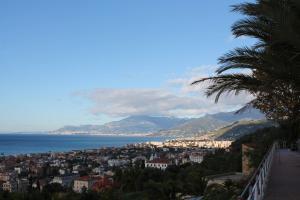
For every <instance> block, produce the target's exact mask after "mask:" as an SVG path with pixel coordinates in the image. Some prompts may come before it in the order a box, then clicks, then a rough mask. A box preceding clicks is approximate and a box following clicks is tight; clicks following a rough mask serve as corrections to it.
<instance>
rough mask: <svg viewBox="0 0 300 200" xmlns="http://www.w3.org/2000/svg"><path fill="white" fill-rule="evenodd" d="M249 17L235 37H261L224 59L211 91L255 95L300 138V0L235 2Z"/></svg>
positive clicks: (256, 100)
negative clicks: (299, 134)
mask: <svg viewBox="0 0 300 200" xmlns="http://www.w3.org/2000/svg"><path fill="white" fill-rule="evenodd" d="M233 11H236V12H240V13H242V14H243V15H245V18H244V19H242V20H240V21H237V22H236V23H235V24H234V25H233V26H232V32H233V34H234V35H235V36H236V37H241V36H247V37H251V38H255V39H256V41H257V42H256V44H254V45H252V46H248V47H241V48H236V49H234V50H233V51H231V52H229V53H227V54H225V55H224V56H222V57H221V58H220V59H219V63H220V65H221V66H220V67H219V69H218V70H217V71H216V75H215V76H213V77H208V78H204V79H201V80H198V81H196V82H194V83H193V84H197V83H200V82H202V81H211V83H212V84H211V85H210V86H209V87H208V90H207V95H208V96H211V95H216V96H215V100H216V102H217V101H218V99H219V98H220V96H221V95H222V94H223V93H231V92H233V93H234V94H236V95H237V94H239V93H240V92H243V91H246V92H249V93H250V94H252V95H253V96H254V97H255V98H254V100H252V101H251V102H249V103H248V104H247V105H246V106H245V108H247V107H248V106H254V107H256V108H258V109H260V110H261V111H262V112H264V113H265V114H266V116H267V117H268V118H269V119H272V120H275V121H277V122H279V123H280V124H281V125H282V126H284V127H286V128H288V129H289V130H290V133H291V134H290V140H295V139H296V138H297V137H298V132H299V125H300V67H299V65H300V24H299V22H300V2H299V1H297V0H257V1H256V2H255V3H243V4H239V5H235V6H233Z"/></svg>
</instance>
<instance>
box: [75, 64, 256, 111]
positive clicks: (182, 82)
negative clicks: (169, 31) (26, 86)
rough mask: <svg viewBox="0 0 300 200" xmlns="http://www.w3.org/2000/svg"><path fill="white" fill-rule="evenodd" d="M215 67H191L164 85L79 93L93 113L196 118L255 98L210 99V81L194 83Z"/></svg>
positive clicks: (233, 108) (210, 73)
mask: <svg viewBox="0 0 300 200" xmlns="http://www.w3.org/2000/svg"><path fill="white" fill-rule="evenodd" d="M215 69H216V67H214V66H204V67H197V68H193V69H190V70H189V71H188V72H187V73H186V74H184V75H183V76H181V77H176V78H174V79H172V80H168V81H167V86H166V87H164V88H154V89H137V88H131V89H110V88H99V89H95V90H93V91H89V92H85V93H79V94H77V95H79V96H83V97H85V98H87V99H89V100H90V101H91V102H92V104H93V106H92V108H90V111H91V113H93V114H96V115H98V114H101V115H107V116H110V117H126V116H130V115H153V116H177V117H193V116H201V115H204V114H207V113H215V112H221V111H231V110H235V109H238V108H240V107H241V106H242V105H243V104H245V103H246V102H249V101H250V100H251V99H252V97H251V96H250V95H249V94H246V93H242V94H240V95H239V96H234V95H227V96H224V97H223V98H221V99H220V101H219V103H218V104H215V103H214V98H213V97H212V98H206V96H205V88H206V87H207V83H205V84H199V85H193V86H192V85H191V83H192V82H193V81H195V80H197V79H199V78H203V77H207V76H210V75H212V73H213V71H214V70H215Z"/></svg>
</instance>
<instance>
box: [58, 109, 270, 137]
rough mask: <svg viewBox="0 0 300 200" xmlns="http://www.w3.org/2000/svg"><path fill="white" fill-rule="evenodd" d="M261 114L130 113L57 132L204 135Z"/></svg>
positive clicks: (262, 116)
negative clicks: (181, 114)
mask: <svg viewBox="0 0 300 200" xmlns="http://www.w3.org/2000/svg"><path fill="white" fill-rule="evenodd" d="M264 118H265V117H264V115H263V114H262V113H261V112H260V111H258V110H256V109H250V110H248V111H245V112H243V113H238V114H236V113H235V112H221V113H216V114H209V115H205V116H203V117H199V118H176V117H154V116H145V115H139V116H130V117H127V118H125V119H122V120H119V121H113V122H109V123H106V124H103V125H81V126H65V127H63V128H60V129H58V130H56V131H53V133H56V134H96V135H152V136H174V137H186V136H195V135H203V134H205V133H206V132H209V131H213V130H217V129H220V128H222V127H225V126H228V125H230V124H232V123H234V122H236V121H240V120H261V119H264Z"/></svg>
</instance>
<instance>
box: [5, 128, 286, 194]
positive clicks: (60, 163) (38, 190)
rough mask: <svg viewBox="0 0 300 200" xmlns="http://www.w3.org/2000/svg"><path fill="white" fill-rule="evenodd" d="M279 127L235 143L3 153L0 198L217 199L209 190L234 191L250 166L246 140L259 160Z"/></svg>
mask: <svg viewBox="0 0 300 200" xmlns="http://www.w3.org/2000/svg"><path fill="white" fill-rule="evenodd" d="M280 131H281V130H280V129H278V128H266V129H263V130H260V131H257V132H256V133H254V134H250V135H248V136H244V137H242V138H241V139H239V140H237V141H235V142H233V143H232V142H231V141H197V140H195V141H194V142H193V143H191V141H190V140H187V141H185V140H173V141H167V142H147V143H140V144H132V145H127V146H124V147H120V148H112V147H110V148H100V149H90V150H82V151H80V150H76V151H70V152H52V153H40V154H26V155H17V156H2V157H1V163H0V170H1V173H0V181H1V184H0V187H1V190H2V192H1V195H0V198H2V199H70V198H72V199H155V198H157V199H201V198H204V199H216V198H215V197H210V195H212V194H214V195H218V194H219V193H220V194H221V195H222V197H225V196H226V194H227V195H228V197H229V196H235V195H238V194H239V192H240V190H241V188H242V186H243V185H244V184H243V182H244V181H245V178H246V177H247V174H246V173H247V170H249V169H247V168H245V166H243V167H242V143H243V144H245V143H251V142H252V143H253V141H255V142H256V145H257V146H256V151H257V152H256V154H255V159H254V160H253V162H252V161H251V162H252V163H253V165H255V164H256V165H257V163H258V162H259V159H260V158H261V156H262V155H263V153H264V152H265V151H266V150H267V148H268V146H269V144H271V143H272V141H273V138H274V135H278V134H274V133H276V132H280ZM271 133H272V134H271ZM246 167H249V166H246ZM224 173H225V174H224ZM228 180H232V181H228ZM233 180H234V181H233ZM224 184H225V186H224ZM215 190H217V192H216V191H215ZM212 191H213V192H212Z"/></svg>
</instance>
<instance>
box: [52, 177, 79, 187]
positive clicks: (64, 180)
mask: <svg viewBox="0 0 300 200" xmlns="http://www.w3.org/2000/svg"><path fill="white" fill-rule="evenodd" d="M78 177H79V175H70V176H55V177H54V178H53V179H52V181H51V182H50V183H58V184H60V185H62V186H64V187H70V186H71V184H72V182H73V181H74V180H75V179H76V178H78Z"/></svg>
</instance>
